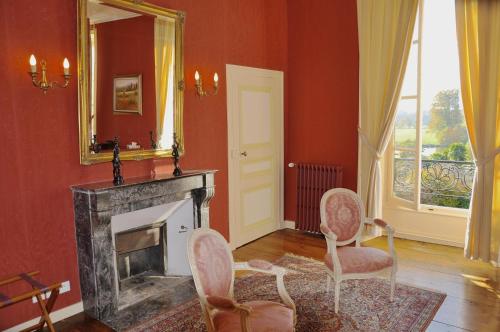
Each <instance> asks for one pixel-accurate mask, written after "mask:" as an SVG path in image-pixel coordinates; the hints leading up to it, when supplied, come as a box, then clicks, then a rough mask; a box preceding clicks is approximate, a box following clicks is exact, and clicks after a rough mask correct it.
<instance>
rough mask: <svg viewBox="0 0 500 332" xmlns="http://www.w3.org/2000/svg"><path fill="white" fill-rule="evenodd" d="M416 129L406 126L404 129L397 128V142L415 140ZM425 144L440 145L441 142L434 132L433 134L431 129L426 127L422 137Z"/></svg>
mask: <svg viewBox="0 0 500 332" xmlns="http://www.w3.org/2000/svg"><path fill="white" fill-rule="evenodd" d="M415 132H416V129H415V128H404V129H396V142H397V143H400V142H401V143H402V142H405V141H407V140H415V138H416V133H415ZM422 140H423V141H422V144H423V145H428V144H432V145H438V144H439V142H438V140H437V138H436V136H435V135H434V134H432V133H431V132H430V131H429V129H424V135H423V137H422Z"/></svg>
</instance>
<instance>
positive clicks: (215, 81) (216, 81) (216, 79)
mask: <svg viewBox="0 0 500 332" xmlns="http://www.w3.org/2000/svg"><path fill="white" fill-rule="evenodd" d="M218 84H219V75H217V73H215V74H214V85H215V86H217V85H218Z"/></svg>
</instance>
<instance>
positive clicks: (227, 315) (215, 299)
mask: <svg viewBox="0 0 500 332" xmlns="http://www.w3.org/2000/svg"><path fill="white" fill-rule="evenodd" d="M188 258H189V264H190V265H191V271H192V272H193V279H194V284H195V286H196V290H197V292H198V295H199V299H200V304H201V307H202V311H203V316H204V318H205V322H206V325H207V329H208V331H209V332H213V331H217V332H221V331H223V332H234V331H243V332H264V331H283V332H285V331H287V332H288V331H294V327H295V322H296V314H295V304H294V303H293V301H292V299H291V298H290V296H289V295H288V293H287V291H286V289H285V285H284V283H283V276H284V274H285V271H286V270H285V269H284V268H282V267H279V266H274V265H273V264H271V263H269V262H266V261H262V260H251V261H249V262H244V263H243V262H238V263H235V262H234V260H233V255H232V254H231V251H230V249H229V246H228V244H227V242H226V240H225V239H224V237H223V236H222V235H220V234H219V233H218V232H216V231H214V230H211V229H197V230H195V231H194V232H193V233H192V234H191V237H190V238H189V241H188ZM235 270H252V271H257V272H262V273H269V274H274V275H276V281H277V286H278V293H279V295H280V296H281V299H282V300H283V303H285V304H281V303H276V302H270V301H250V302H245V303H237V302H236V301H235V300H234V298H233V284H234V271H235Z"/></svg>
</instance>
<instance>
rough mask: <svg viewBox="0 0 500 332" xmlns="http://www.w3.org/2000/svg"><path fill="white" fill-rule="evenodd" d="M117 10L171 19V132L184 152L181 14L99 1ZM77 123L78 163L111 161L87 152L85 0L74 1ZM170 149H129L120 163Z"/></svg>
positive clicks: (124, 0) (127, 1)
mask: <svg viewBox="0 0 500 332" xmlns="http://www.w3.org/2000/svg"><path fill="white" fill-rule="evenodd" d="M101 1H102V2H103V3H107V4H110V5H113V6H117V7H120V8H125V9H130V10H132V11H135V12H139V13H144V14H150V15H155V16H157V15H160V16H164V17H170V18H173V19H175V79H174V80H175V82H177V86H176V87H174V88H176V90H175V94H174V97H175V99H174V131H175V133H176V134H177V140H178V142H179V153H180V154H181V155H182V154H183V153H184V132H183V106H184V50H183V47H184V46H183V44H184V19H185V13H184V12H181V11H175V10H171V9H166V8H162V7H159V6H155V5H152V4H149V3H145V2H139V1H137V0H101ZM77 16H78V23H77V40H78V46H77V51H78V111H79V112H78V123H79V130H80V138H79V141H80V163H81V164H82V165H90V164H95V163H101V162H106V161H111V159H113V153H112V152H100V153H91V151H90V141H91V137H90V135H89V126H90V122H89V114H90V110H89V95H88V86H89V77H90V76H89V72H88V68H89V66H88V61H89V57H88V54H87V52H88V33H89V31H88V26H87V0H78V12H77ZM171 156H172V149H163V150H151V149H150V150H131V151H126V150H124V151H122V152H121V153H120V158H121V159H122V160H143V159H148V158H161V157H171Z"/></svg>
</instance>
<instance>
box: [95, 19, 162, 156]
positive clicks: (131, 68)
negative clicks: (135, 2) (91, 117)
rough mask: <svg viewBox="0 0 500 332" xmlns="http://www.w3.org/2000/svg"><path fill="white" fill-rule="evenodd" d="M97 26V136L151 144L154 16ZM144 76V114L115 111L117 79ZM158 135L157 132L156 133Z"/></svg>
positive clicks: (144, 145) (153, 115) (123, 142)
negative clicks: (118, 76) (114, 100)
mask: <svg viewBox="0 0 500 332" xmlns="http://www.w3.org/2000/svg"><path fill="white" fill-rule="evenodd" d="M96 29H97V53H98V54H97V68H98V69H97V71H98V79H97V82H98V84H97V100H96V104H97V139H98V141H99V142H104V141H106V140H113V138H114V137H115V136H118V137H119V139H120V145H121V146H122V147H123V148H124V149H125V146H126V145H127V144H129V143H130V142H132V141H134V142H138V143H139V145H141V146H142V147H144V148H146V149H148V148H149V147H150V144H151V143H150V137H149V131H150V130H152V131H153V132H154V133H156V94H155V59H154V18H153V17H150V16H140V17H134V18H129V19H126V20H119V21H112V22H106V23H101V24H97V25H96ZM135 74H141V75H142V115H138V114H126V113H122V114H113V79H114V77H115V76H117V75H135ZM154 137H156V134H155V136H154Z"/></svg>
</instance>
